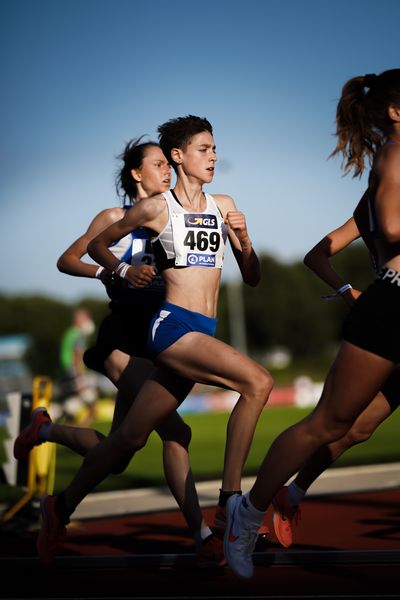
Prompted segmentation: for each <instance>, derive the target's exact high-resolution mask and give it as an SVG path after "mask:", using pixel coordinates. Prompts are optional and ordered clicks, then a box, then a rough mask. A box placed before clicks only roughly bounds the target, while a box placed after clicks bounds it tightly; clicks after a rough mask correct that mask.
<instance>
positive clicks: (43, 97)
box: [0, 0, 400, 301]
mask: <svg viewBox="0 0 400 600" xmlns="http://www.w3.org/2000/svg"><path fill="white" fill-rule="evenodd" d="M0 21H1V25H0V34H1V36H0V44H1V56H2V57H3V58H2V100H1V103H2V111H1V113H2V117H3V119H2V121H3V123H2V128H1V132H2V133H1V137H2V144H1V147H2V149H1V178H0V189H1V196H0V199H1V203H0V222H1V227H2V232H1V237H0V252H1V256H2V257H3V261H2V264H1V266H0V281H1V287H0V291H2V292H6V293H32V292H35V293H36V292H38V293H45V294H49V295H51V296H54V297H57V298H61V299H65V300H68V301H74V300H77V299H79V298H80V297H81V296H83V295H93V296H99V297H101V296H103V295H104V292H103V290H102V287H101V284H100V283H99V282H98V281H93V280H84V279H78V278H73V277H69V276H66V275H62V274H60V273H58V271H57V269H56V261H57V258H58V256H59V255H60V254H61V252H62V251H63V250H64V249H65V248H66V247H67V246H68V245H69V244H70V243H71V242H72V241H73V240H74V239H75V238H76V237H78V236H79V235H80V234H81V233H82V232H83V231H84V230H85V229H86V227H87V225H88V224H89V222H90V220H91V219H92V218H93V217H94V216H95V215H96V214H97V213H98V212H99V211H100V210H102V209H103V208H105V207H108V206H114V205H116V204H118V203H119V201H118V199H117V198H116V194H115V190H114V175H115V172H116V170H117V167H118V161H117V160H116V155H117V154H118V153H119V152H120V151H121V150H122V148H123V145H124V143H125V142H126V141H127V140H128V139H130V138H132V137H136V136H138V135H141V134H149V136H150V137H151V138H155V137H156V129H157V125H159V124H160V123H162V122H164V121H165V120H167V119H169V118H172V117H176V116H182V115H186V114H189V113H191V114H197V115H199V116H205V117H207V118H208V119H209V120H210V121H211V122H212V124H213V126H214V134H215V140H216V144H217V151H218V155H219V159H220V160H219V164H218V165H217V174H216V176H215V178H214V181H213V183H212V184H211V185H210V186H209V187H208V190H207V191H209V192H210V193H212V192H215V193H217V192H219V193H227V194H230V195H232V196H233V197H234V198H235V201H236V203H237V206H238V207H239V208H240V209H241V210H243V211H244V212H245V214H246V217H247V222H248V227H249V230H250V233H251V237H252V239H253V242H254V245H255V247H256V249H257V250H258V251H259V252H262V251H265V252H269V253H272V254H274V255H276V256H277V257H278V258H280V259H282V260H293V259H297V258H299V259H301V258H302V257H303V255H304V254H305V252H306V251H307V250H308V249H309V248H310V247H311V246H313V245H314V244H315V243H316V242H317V241H318V240H319V239H320V238H321V237H322V236H323V235H324V234H325V233H326V232H327V231H329V230H331V229H333V228H334V227H336V226H338V225H339V224H341V223H342V222H343V221H344V220H345V219H346V218H348V217H349V216H350V215H351V213H352V210H353V208H354V206H355V203H356V201H357V199H358V197H359V196H360V195H361V193H362V191H363V189H364V186H365V182H366V178H365V177H363V178H362V179H361V180H358V179H356V180H354V179H351V178H349V177H347V178H343V177H342V176H341V172H340V160H339V159H334V160H329V161H328V160H327V157H328V155H329V153H330V152H331V150H332V148H333V145H334V137H333V132H334V118H335V109H336V102H337V99H338V97H339V95H340V90H341V87H342V85H343V83H344V82H345V81H346V80H347V79H349V78H350V77H353V76H355V75H360V74H365V73H370V72H380V71H383V70H386V69H389V68H394V67H399V58H398V57H399V49H398V24H399V22H400V3H399V2H398V0H381V1H380V2H377V1H376V0H375V1H371V0H335V2H332V1H331V0H319V1H316V0H247V1H246V2H243V1H237V0H214V2H213V3H205V2H203V3H201V2H199V1H196V2H195V1H194V0H171V2H165V0H152V1H148V0H146V1H143V2H138V1H137V0H68V1H67V2H64V1H61V0H51V1H50V0H48V1H47V0H2V3H1V6H0ZM226 263H227V264H226V269H225V275H224V277H225V278H233V277H235V276H236V271H235V268H234V265H233V264H232V259H231V257H230V256H229V252H228V257H227V261H226ZM265 276H268V274H265Z"/></svg>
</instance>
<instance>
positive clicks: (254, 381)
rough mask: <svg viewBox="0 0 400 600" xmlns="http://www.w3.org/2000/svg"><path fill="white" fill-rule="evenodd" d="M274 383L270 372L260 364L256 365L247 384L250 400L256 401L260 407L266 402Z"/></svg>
mask: <svg viewBox="0 0 400 600" xmlns="http://www.w3.org/2000/svg"><path fill="white" fill-rule="evenodd" d="M273 385H274V380H273V378H272V376H271V374H270V373H268V371H267V370H266V369H264V368H263V367H261V366H257V369H255V371H254V373H252V377H251V380H250V381H249V386H248V395H249V396H250V398H251V400H252V402H254V401H255V402H257V403H258V404H260V406H261V407H262V408H264V406H265V405H266V403H267V400H268V398H269V395H270V393H271V390H272V388H273Z"/></svg>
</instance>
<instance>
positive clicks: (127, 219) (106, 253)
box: [88, 196, 166, 287]
mask: <svg viewBox="0 0 400 600" xmlns="http://www.w3.org/2000/svg"><path fill="white" fill-rule="evenodd" d="M165 210H166V203H165V202H164V201H163V200H162V197H161V198H160V197H159V196H155V197H152V198H147V199H145V200H142V201H141V202H139V203H138V204H136V205H135V206H133V207H132V208H130V209H129V210H128V211H127V212H126V214H125V216H124V217H123V218H122V219H120V220H119V221H117V222H116V223H113V224H112V225H110V226H109V227H107V229H104V230H103V231H101V232H100V233H99V234H98V235H97V236H96V237H95V238H93V240H91V241H90V242H89V244H88V253H89V255H90V256H91V257H92V258H93V260H95V261H96V262H98V263H99V264H100V265H102V266H103V267H105V268H106V269H108V270H110V271H116V269H117V267H118V266H119V265H120V261H119V260H118V259H117V258H116V257H115V256H114V254H113V253H112V252H111V251H110V250H109V248H108V247H109V246H110V245H111V244H112V243H113V242H115V241H117V240H120V239H121V238H123V237H124V236H126V235H128V234H129V233H130V232H131V231H134V230H135V229H137V228H138V227H148V228H149V229H151V230H152V231H154V232H157V231H159V230H161V227H162V223H163V222H162V216H163V214H164V213H165ZM119 274H120V273H119ZM155 275H156V271H155V269H154V267H153V266H151V265H141V266H140V267H134V266H130V267H129V268H128V269H127V270H126V272H125V273H124V278H125V279H127V281H128V282H129V283H131V284H132V285H134V286H135V287H144V286H146V285H147V284H148V283H149V282H150V281H151V279H152V278H153V277H154V276H155ZM138 277H139V279H138Z"/></svg>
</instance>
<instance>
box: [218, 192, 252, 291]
mask: <svg viewBox="0 0 400 600" xmlns="http://www.w3.org/2000/svg"><path fill="white" fill-rule="evenodd" d="M215 201H216V202H217V205H218V207H219V209H220V210H221V213H222V215H223V217H224V219H225V223H226V224H227V226H228V235H229V243H230V245H231V248H232V252H233V255H234V257H235V259H236V262H237V264H238V266H239V269H240V272H241V275H242V278H243V281H244V282H245V283H247V284H248V285H251V286H253V287H255V286H256V285H258V283H259V282H260V279H261V266H260V262H259V260H258V256H257V254H256V253H255V251H254V248H253V246H252V243H251V240H250V236H249V233H248V230H247V224H246V218H245V216H244V214H243V213H242V212H241V211H239V210H237V208H236V205H235V202H234V200H233V198H231V197H230V196H226V195H222V194H221V195H217V196H215Z"/></svg>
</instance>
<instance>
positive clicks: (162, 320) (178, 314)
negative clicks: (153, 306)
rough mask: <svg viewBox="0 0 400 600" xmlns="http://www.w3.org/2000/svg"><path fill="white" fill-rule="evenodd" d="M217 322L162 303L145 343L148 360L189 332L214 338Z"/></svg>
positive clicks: (196, 313) (168, 303)
mask: <svg viewBox="0 0 400 600" xmlns="http://www.w3.org/2000/svg"><path fill="white" fill-rule="evenodd" d="M217 322H218V319H213V318H211V317H206V316H205V315H202V314H201V313H198V312H193V311H191V310H187V309H186V308H182V307H181V306H177V305H176V304H171V302H164V303H163V304H162V306H161V308H160V309H159V310H158V311H157V312H156V314H155V315H154V317H153V319H152V321H151V323H150V330H149V337H148V341H147V350H148V353H149V356H150V358H153V359H154V358H155V357H156V356H157V355H158V354H160V352H162V351H163V350H165V349H166V348H168V347H169V346H172V344H174V343H175V342H176V341H177V340H179V338H181V337H182V336H184V335H185V334H186V333H190V332H191V331H198V332H199V333H205V334H206V335H211V336H214V335H215V330H216V328H217Z"/></svg>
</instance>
